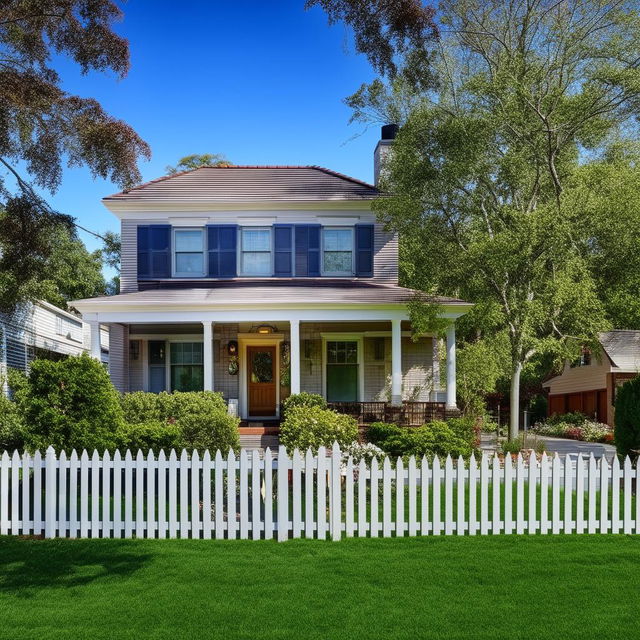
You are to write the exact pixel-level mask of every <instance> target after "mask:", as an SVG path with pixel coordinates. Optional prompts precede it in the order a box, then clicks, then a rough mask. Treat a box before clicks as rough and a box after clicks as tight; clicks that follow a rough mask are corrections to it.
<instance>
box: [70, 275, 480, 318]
mask: <svg viewBox="0 0 640 640" xmlns="http://www.w3.org/2000/svg"><path fill="white" fill-rule="evenodd" d="M209 284H210V286H208V287H207V286H199V287H187V288H177V287H175V288H174V287H170V286H165V287H163V286H162V284H161V283H158V285H157V288H152V289H147V290H145V291H136V292H133V293H121V294H119V295H115V296H100V297H97V298H86V299H83V300H75V301H73V302H71V303H70V304H71V305H72V306H74V307H76V308H77V309H79V310H80V311H108V310H110V309H111V308H114V307H132V308H138V309H140V308H145V307H157V306H158V305H162V306H163V307H171V308H174V309H175V308H180V307H193V306H197V307H209V308H215V307H229V306H244V305H251V306H255V305H265V306H267V307H274V306H278V305H286V306H292V305H297V304H300V305H313V304H320V305H338V306H342V305H354V304H355V305H396V304H397V305H404V304H406V303H407V302H408V301H409V300H411V299H413V298H414V297H415V296H416V295H423V296H424V295H425V294H424V292H419V291H415V290H414V289H407V288H404V287H399V286H394V285H387V284H374V283H371V282H354V281H348V282H340V281H329V282H327V281H316V280H312V281H309V280H306V281H303V282H298V283H296V282H293V281H291V280H284V281H278V280H273V281H264V280H258V281H255V280H250V281H242V282H238V281H237V280H233V281H228V282H220V281H218V282H212V283H209ZM425 299H426V300H428V301H429V302H435V303H437V304H442V305H446V306H455V307H459V311H461V312H462V313H464V312H466V311H467V310H468V309H469V308H470V307H471V305H470V304H469V303H468V302H464V301H463V300H459V299H458V298H448V297H442V296H429V297H427V298H425Z"/></svg>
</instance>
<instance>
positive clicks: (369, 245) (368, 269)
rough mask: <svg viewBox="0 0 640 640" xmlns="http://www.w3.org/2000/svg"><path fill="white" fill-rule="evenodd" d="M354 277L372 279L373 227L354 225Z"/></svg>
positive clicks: (369, 225)
mask: <svg viewBox="0 0 640 640" xmlns="http://www.w3.org/2000/svg"><path fill="white" fill-rule="evenodd" d="M356 276H358V277H360V278H371V277H373V225H372V224H357V225H356Z"/></svg>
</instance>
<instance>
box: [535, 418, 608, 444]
mask: <svg viewBox="0 0 640 640" xmlns="http://www.w3.org/2000/svg"><path fill="white" fill-rule="evenodd" d="M565 415H566V416H568V417H569V419H568V420H562V418H563V417H564V416H559V417H558V416H553V417H552V418H549V419H547V420H544V421H543V422H538V423H536V424H535V425H534V426H533V431H534V432H535V433H537V434H538V435H541V436H552V437H555V438H571V439H572V440H583V441H584V442H612V440H613V431H612V429H611V428H610V427H609V425H606V424H603V423H601V422H595V421H594V420H589V418H586V417H584V416H582V414H577V413H573V414H565ZM576 416H582V421H581V422H578V421H577V417H576Z"/></svg>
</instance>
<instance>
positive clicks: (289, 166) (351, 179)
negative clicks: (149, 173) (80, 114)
mask: <svg viewBox="0 0 640 640" xmlns="http://www.w3.org/2000/svg"><path fill="white" fill-rule="evenodd" d="M200 169H314V170H316V171H322V172H323V173H326V174H327V175H330V176H335V177H337V178H341V179H343V180H348V181H349V182H353V183H354V184H358V185H361V186H364V187H367V188H369V189H373V190H375V191H378V188H377V187H376V186H375V185H373V184H371V183H369V182H365V181H364V180H359V179H358V178H354V177H352V176H348V175H347V174H345V173H340V172H339V171H334V170H333V169H327V168H326V167H321V166H320V165H317V164H235V165H225V166H220V167H217V166H213V165H202V166H201V167H195V168H194V169H185V170H184V171H178V172H176V173H172V174H169V175H166V176H160V177H158V178H154V179H153V180H147V181H146V182H142V183H140V184H138V185H135V186H133V187H131V188H130V189H123V190H122V191H118V192H117V193H112V194H111V195H108V196H104V198H103V199H108V198H114V197H116V196H121V195H123V194H127V193H131V192H132V191H138V190H140V189H144V188H145V187H148V186H149V185H152V184H156V183H158V182H164V181H166V180H170V179H171V178H177V177H179V176H183V175H186V174H187V173H193V172H194V171H199V170H200Z"/></svg>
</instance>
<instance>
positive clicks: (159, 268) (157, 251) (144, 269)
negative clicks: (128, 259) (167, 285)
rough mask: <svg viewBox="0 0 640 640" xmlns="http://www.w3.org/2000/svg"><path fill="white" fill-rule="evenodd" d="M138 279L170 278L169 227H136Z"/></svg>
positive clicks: (165, 225) (162, 225) (161, 225)
mask: <svg viewBox="0 0 640 640" xmlns="http://www.w3.org/2000/svg"><path fill="white" fill-rule="evenodd" d="M137 242H138V247H137V251H138V278H139V279H140V280H144V279H149V278H170V277H171V225H168V224H150V225H139V226H138V239H137Z"/></svg>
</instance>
